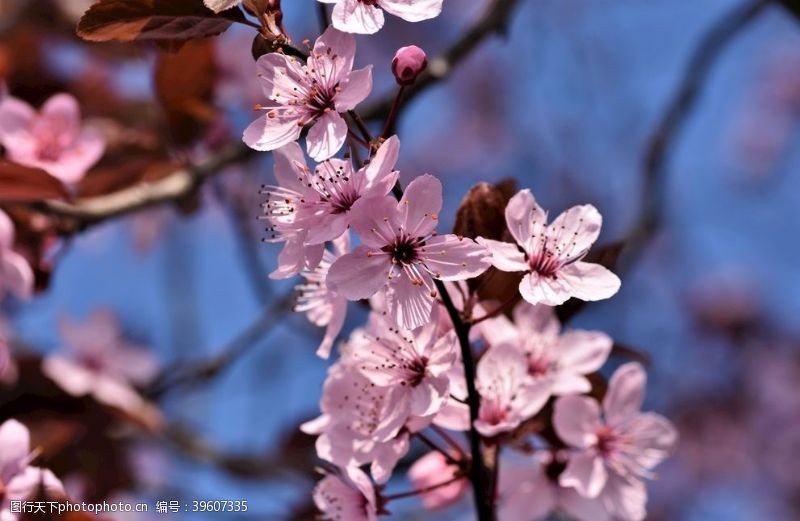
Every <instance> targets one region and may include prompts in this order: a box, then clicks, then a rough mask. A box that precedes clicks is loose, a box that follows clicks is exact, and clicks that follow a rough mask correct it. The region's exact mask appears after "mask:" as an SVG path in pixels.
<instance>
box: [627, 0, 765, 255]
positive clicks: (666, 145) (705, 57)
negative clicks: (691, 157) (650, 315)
mask: <svg viewBox="0 0 800 521" xmlns="http://www.w3.org/2000/svg"><path fill="white" fill-rule="evenodd" d="M770 3H771V2H770V1H769V0H755V1H751V2H748V3H746V4H745V5H743V6H742V5H739V6H737V7H735V8H734V9H733V10H732V11H731V12H729V13H728V14H726V15H725V16H724V17H723V18H722V19H721V20H719V21H718V22H717V23H716V24H715V25H714V26H713V27H712V28H711V29H710V30H709V31H708V32H707V33H706V34H705V36H703V38H702V39H701V40H700V43H699V44H698V46H697V48H696V50H695V51H694V53H693V54H692V56H691V58H690V60H689V64H688V65H687V67H686V72H685V73H684V76H683V79H682V80H681V82H680V83H679V84H678V88H677V90H676V91H675V94H674V95H673V97H672V99H671V100H670V102H669V104H668V105H667V106H666V108H665V110H664V113H663V116H662V117H661V120H660V121H659V124H658V126H657V127H656V129H655V131H654V132H653V134H652V136H651V137H650V139H649V142H648V145H647V148H646V152H645V156H644V165H643V170H644V171H643V181H642V183H643V184H642V200H641V207H642V210H641V215H640V217H639V219H638V221H637V222H636V224H635V225H634V226H633V228H632V230H631V232H630V234H629V235H628V240H627V245H626V248H625V250H626V251H625V252H624V258H623V264H624V266H629V265H630V264H631V261H632V260H633V258H634V257H636V256H637V254H638V253H639V252H640V251H641V250H642V249H643V247H644V246H645V245H646V243H647V241H648V240H649V238H650V237H651V236H652V235H653V233H654V232H655V230H656V229H657V228H658V226H659V223H658V221H659V219H660V216H661V213H662V206H663V201H662V196H663V190H664V187H663V184H664V175H665V170H666V168H667V163H668V160H669V155H670V153H671V152H672V150H673V148H674V147H675V144H676V142H677V140H678V139H679V137H680V135H681V132H682V130H683V129H684V127H685V126H686V123H687V122H688V121H689V118H690V116H691V114H692V111H693V110H694V108H695V107H696V106H697V103H698V101H699V99H700V96H701V94H702V92H703V88H704V86H705V84H706V83H707V81H708V77H709V75H710V73H711V70H712V69H713V67H714V64H715V63H716V62H717V60H718V59H719V57H720V56H721V54H722V52H723V51H724V50H725V49H726V48H727V46H728V45H729V44H730V43H731V42H732V41H733V40H734V38H735V37H736V36H737V35H738V34H739V33H740V32H741V31H742V30H743V29H744V28H745V27H747V26H748V25H749V24H750V23H751V22H752V21H753V20H755V19H756V17H757V16H758V15H759V14H760V13H761V12H762V11H763V10H764V9H765V8H766V7H767V6H768V5H770Z"/></svg>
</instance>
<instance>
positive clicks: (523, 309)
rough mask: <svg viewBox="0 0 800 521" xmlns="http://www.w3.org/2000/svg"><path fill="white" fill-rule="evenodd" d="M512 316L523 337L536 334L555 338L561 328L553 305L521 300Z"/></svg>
mask: <svg viewBox="0 0 800 521" xmlns="http://www.w3.org/2000/svg"><path fill="white" fill-rule="evenodd" d="M512 317H513V318H514V324H515V325H516V326H517V327H518V328H519V330H520V332H521V333H522V336H523V337H528V336H534V335H535V336H536V337H543V338H548V339H553V340H555V339H556V338H557V337H558V332H559V330H560V329H561V324H560V323H559V321H558V317H556V312H555V309H553V308H552V307H551V306H545V305H535V306H534V305H531V304H529V303H528V302H520V303H519V304H517V306H516V307H515V308H514V310H513V311H512Z"/></svg>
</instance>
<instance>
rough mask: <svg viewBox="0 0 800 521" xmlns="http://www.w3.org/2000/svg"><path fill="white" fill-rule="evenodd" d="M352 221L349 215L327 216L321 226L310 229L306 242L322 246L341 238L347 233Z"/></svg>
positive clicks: (317, 225) (310, 227)
mask: <svg viewBox="0 0 800 521" xmlns="http://www.w3.org/2000/svg"><path fill="white" fill-rule="evenodd" d="M349 221H350V216H349V213H340V214H334V215H327V214H326V215H325V219H324V220H322V221H320V223H319V224H316V225H313V226H309V227H308V235H307V236H306V242H307V243H308V244H322V243H325V242H328V241H332V240H334V239H336V238H338V237H340V236H341V235H342V234H343V233H344V232H345V231H347V225H348V222H349Z"/></svg>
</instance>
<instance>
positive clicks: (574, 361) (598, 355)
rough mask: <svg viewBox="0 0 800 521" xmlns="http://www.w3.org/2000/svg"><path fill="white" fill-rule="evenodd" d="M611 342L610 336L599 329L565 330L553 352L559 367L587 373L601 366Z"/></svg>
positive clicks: (608, 351)
mask: <svg viewBox="0 0 800 521" xmlns="http://www.w3.org/2000/svg"><path fill="white" fill-rule="evenodd" d="M613 344H614V341H613V340H611V337H610V336H608V335H606V334H605V333H601V332H600V331H567V332H566V333H564V334H563V335H561V337H560V338H559V339H558V347H557V349H556V351H555V353H556V355H557V356H558V360H559V365H560V366H561V367H566V368H567V369H568V370H569V371H570V372H575V373H579V374H589V373H592V372H594V371H597V370H598V369H600V368H601V367H602V366H603V364H604V363H605V361H606V360H607V359H608V355H609V354H610V353H611V347H612V346H613Z"/></svg>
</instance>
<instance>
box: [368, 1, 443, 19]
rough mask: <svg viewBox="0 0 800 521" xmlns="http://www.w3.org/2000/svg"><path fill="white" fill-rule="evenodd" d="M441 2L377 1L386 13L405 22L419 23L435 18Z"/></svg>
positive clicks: (440, 9)
mask: <svg viewBox="0 0 800 521" xmlns="http://www.w3.org/2000/svg"><path fill="white" fill-rule="evenodd" d="M442 1H443V0H378V5H380V6H381V7H383V8H384V9H385V10H386V12H387V13H391V14H393V15H395V16H398V17H400V18H402V19H403V20H405V21H407V22H421V21H423V20H430V19H431V18H436V17H437V16H439V14H440V13H441V12H442Z"/></svg>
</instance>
